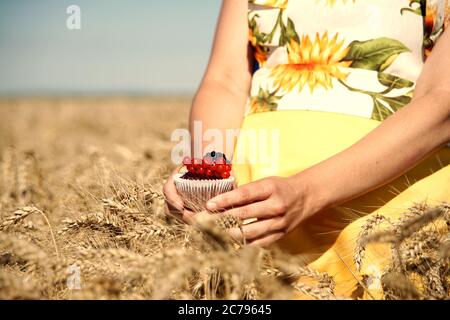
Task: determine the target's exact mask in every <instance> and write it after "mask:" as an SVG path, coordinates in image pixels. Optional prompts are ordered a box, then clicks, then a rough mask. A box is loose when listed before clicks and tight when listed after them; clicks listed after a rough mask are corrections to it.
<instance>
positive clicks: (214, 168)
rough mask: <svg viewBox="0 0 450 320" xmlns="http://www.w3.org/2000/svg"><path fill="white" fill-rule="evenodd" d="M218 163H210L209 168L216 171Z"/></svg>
mask: <svg viewBox="0 0 450 320" xmlns="http://www.w3.org/2000/svg"><path fill="white" fill-rule="evenodd" d="M216 167H217V166H216V164H215V163H211V164H210V165H209V169H211V171H216Z"/></svg>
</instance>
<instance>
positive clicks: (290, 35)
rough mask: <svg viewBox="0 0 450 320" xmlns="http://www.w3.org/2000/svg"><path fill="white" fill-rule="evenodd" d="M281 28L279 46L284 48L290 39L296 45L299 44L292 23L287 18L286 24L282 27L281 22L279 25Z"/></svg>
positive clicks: (298, 38)
mask: <svg viewBox="0 0 450 320" xmlns="http://www.w3.org/2000/svg"><path fill="white" fill-rule="evenodd" d="M280 27H281V35H280V42H279V45H280V46H285V45H286V44H287V43H289V42H290V41H291V39H294V40H295V41H297V42H298V43H300V37H299V36H298V34H297V31H295V25H294V22H293V21H292V20H291V19H290V18H288V20H287V24H286V25H284V24H283V22H282V21H281V23H280Z"/></svg>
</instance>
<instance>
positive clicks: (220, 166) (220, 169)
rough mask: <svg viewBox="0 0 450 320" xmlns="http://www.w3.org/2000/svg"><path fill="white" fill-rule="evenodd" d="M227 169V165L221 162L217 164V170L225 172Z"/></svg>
mask: <svg viewBox="0 0 450 320" xmlns="http://www.w3.org/2000/svg"><path fill="white" fill-rule="evenodd" d="M224 170H225V166H223V165H221V164H219V165H217V166H216V171H217V172H223V171H224Z"/></svg>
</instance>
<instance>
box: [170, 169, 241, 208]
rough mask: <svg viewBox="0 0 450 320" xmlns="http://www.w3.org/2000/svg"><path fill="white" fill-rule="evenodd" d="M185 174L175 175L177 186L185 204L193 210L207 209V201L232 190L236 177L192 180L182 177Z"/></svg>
mask: <svg viewBox="0 0 450 320" xmlns="http://www.w3.org/2000/svg"><path fill="white" fill-rule="evenodd" d="M182 176H183V174H180V173H179V174H176V175H175V177H174V181H175V187H176V188H177V190H178V192H179V194H180V195H181V197H182V198H183V200H184V205H185V206H186V207H188V208H190V209H192V210H203V209H205V205H206V202H207V201H208V200H209V199H212V198H214V197H215V196H217V195H219V194H222V193H225V192H228V191H231V190H232V189H233V185H234V177H229V178H228V179H209V180H208V179H204V180H190V179H183V178H181V177H182Z"/></svg>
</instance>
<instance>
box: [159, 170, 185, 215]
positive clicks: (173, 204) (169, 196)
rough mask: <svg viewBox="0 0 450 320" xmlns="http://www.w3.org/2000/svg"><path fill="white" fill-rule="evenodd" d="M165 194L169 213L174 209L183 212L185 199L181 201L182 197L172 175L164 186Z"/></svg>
mask: <svg viewBox="0 0 450 320" xmlns="http://www.w3.org/2000/svg"><path fill="white" fill-rule="evenodd" d="M163 192H164V196H165V198H166V202H167V205H168V207H169V211H170V210H172V209H175V210H178V211H183V207H184V204H183V199H181V197H180V195H179V194H178V192H177V189H176V187H175V182H174V180H173V175H171V176H170V177H169V178H168V179H167V181H166V183H165V184H164V188H163Z"/></svg>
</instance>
